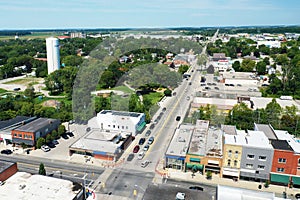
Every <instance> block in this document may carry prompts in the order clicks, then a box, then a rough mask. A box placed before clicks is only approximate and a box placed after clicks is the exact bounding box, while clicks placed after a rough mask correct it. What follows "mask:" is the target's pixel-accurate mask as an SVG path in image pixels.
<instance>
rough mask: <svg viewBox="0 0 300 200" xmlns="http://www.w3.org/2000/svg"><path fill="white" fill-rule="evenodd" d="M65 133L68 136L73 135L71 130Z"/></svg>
mask: <svg viewBox="0 0 300 200" xmlns="http://www.w3.org/2000/svg"><path fill="white" fill-rule="evenodd" d="M66 134H67V135H68V136H69V137H74V134H73V133H72V132H66Z"/></svg>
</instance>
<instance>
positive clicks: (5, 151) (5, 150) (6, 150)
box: [1, 149, 13, 155]
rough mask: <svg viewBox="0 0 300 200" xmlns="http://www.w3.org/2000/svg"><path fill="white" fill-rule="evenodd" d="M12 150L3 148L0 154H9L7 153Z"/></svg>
mask: <svg viewBox="0 0 300 200" xmlns="http://www.w3.org/2000/svg"><path fill="white" fill-rule="evenodd" d="M12 153H13V152H12V151H11V150H10V149H4V150H2V151H1V154H6V155H9V154H12Z"/></svg>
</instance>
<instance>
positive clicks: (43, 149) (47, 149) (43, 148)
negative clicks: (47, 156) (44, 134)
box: [41, 145, 50, 152]
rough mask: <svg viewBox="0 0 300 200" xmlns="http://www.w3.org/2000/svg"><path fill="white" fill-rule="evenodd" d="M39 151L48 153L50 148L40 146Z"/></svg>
mask: <svg viewBox="0 0 300 200" xmlns="http://www.w3.org/2000/svg"><path fill="white" fill-rule="evenodd" d="M41 149H42V151H44V152H48V151H50V148H49V147H48V146H47V145H43V146H41Z"/></svg>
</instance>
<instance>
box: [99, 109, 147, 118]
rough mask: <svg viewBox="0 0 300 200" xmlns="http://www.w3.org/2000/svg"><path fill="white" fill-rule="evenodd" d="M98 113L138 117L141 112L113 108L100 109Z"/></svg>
mask: <svg viewBox="0 0 300 200" xmlns="http://www.w3.org/2000/svg"><path fill="white" fill-rule="evenodd" d="M99 114H102V115H105V114H106V115H107V114H110V115H116V116H127V117H139V116H141V115H142V114H143V113H135V112H125V111H115V110H102V111H101V112H100V113H99Z"/></svg>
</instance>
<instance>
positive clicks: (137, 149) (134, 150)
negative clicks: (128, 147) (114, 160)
mask: <svg viewBox="0 0 300 200" xmlns="http://www.w3.org/2000/svg"><path fill="white" fill-rule="evenodd" d="M139 150H140V146H139V145H136V146H135V147H134V148H133V153H137V152H139Z"/></svg>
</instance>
